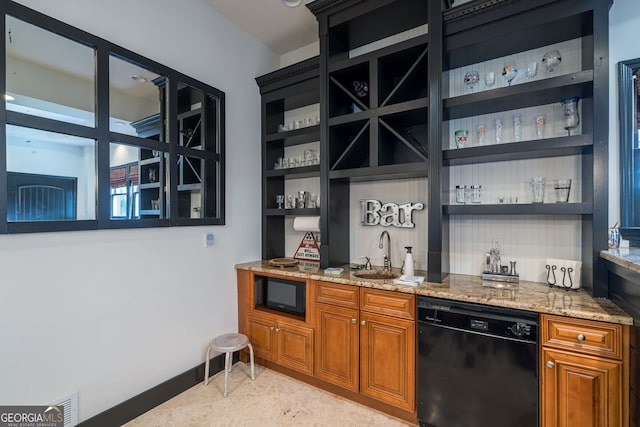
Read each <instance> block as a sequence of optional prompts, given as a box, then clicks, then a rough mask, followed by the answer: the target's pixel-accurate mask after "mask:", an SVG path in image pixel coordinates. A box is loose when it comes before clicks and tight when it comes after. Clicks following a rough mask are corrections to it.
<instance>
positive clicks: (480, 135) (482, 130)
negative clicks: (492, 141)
mask: <svg viewBox="0 0 640 427" xmlns="http://www.w3.org/2000/svg"><path fill="white" fill-rule="evenodd" d="M476 132H477V133H478V145H484V143H485V139H484V137H485V135H486V134H487V128H486V127H485V125H483V124H480V125H478V127H477V128H476Z"/></svg>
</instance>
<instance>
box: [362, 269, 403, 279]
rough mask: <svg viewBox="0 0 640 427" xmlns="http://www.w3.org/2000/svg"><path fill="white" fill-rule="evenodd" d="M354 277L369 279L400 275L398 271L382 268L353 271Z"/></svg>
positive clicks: (394, 277)
mask: <svg viewBox="0 0 640 427" xmlns="http://www.w3.org/2000/svg"><path fill="white" fill-rule="evenodd" d="M353 275H354V276H355V277H358V278H360V279H370V280H391V279H397V278H398V277H400V275H399V274H398V273H394V272H391V271H384V270H365V271H359V272H357V273H353Z"/></svg>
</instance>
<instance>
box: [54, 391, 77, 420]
mask: <svg viewBox="0 0 640 427" xmlns="http://www.w3.org/2000/svg"><path fill="white" fill-rule="evenodd" d="M51 405H57V406H62V407H64V427H75V426H77V425H78V392H77V391H76V392H74V393H71V394H70V395H68V396H65V397H61V398H60V399H57V400H55V401H54V402H51Z"/></svg>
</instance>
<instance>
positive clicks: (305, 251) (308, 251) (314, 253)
mask: <svg viewBox="0 0 640 427" xmlns="http://www.w3.org/2000/svg"><path fill="white" fill-rule="evenodd" d="M293 258H295V259H300V260H305V261H320V250H319V249H318V244H317V243H316V238H315V236H314V235H313V233H312V232H311V231H307V232H306V233H305V234H304V237H303V238H302V241H301V242H300V246H298V250H297V251H296V254H295V256H294V257H293Z"/></svg>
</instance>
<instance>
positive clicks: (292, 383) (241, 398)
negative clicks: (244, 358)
mask: <svg viewBox="0 0 640 427" xmlns="http://www.w3.org/2000/svg"><path fill="white" fill-rule="evenodd" d="M255 369H256V380H255V381H251V378H250V374H249V366H248V365H245V364H244V363H242V362H239V363H236V364H235V365H234V366H233V371H232V372H231V374H230V375H229V380H228V388H229V393H228V396H227V398H226V399H225V398H224V397H223V396H222V392H223V388H224V372H220V373H218V374H216V375H215V376H213V377H211V378H210V381H209V385H208V386H207V387H205V386H204V383H200V384H198V385H196V386H194V387H192V388H190V389H189V390H187V391H185V392H184V393H182V394H180V395H178V396H176V397H174V398H173V399H171V400H169V401H167V402H165V403H163V404H162V405H160V406H157V407H156V408H154V409H152V410H151V411H149V412H147V413H145V414H143V415H141V416H140V417H138V418H136V419H134V420H132V421H131V422H129V423H127V424H126V425H125V426H126V427H138V426H180V427H183V426H184V427H186V426H215V427H223V426H225V427H253V426H255V427H258V426H259V427H284V426H296V427H307V426H315V427H324V426H327V427H338V426H339V427H360V426H362V427H364V426H367V427H376V426H377V427H407V426H411V425H413V424H410V423H407V422H405V421H403V420H399V419H397V418H394V417H391V416H388V415H386V414H383V413H381V412H378V411H375V410H373V409H370V408H367V407H365V406H362V405H360V404H357V403H354V402H351V401H349V400H347V399H343V398H342V397H339V396H336V395H333V394H331V393H328V392H325V391H323V390H320V389H317V388H315V387H312V386H310V385H307V384H305V383H303V382H300V381H298V380H295V379H293V378H289V377H287V376H285V375H282V374H279V373H277V372H275V371H272V370H269V369H266V368H264V367H262V366H258V365H256V367H255Z"/></svg>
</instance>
